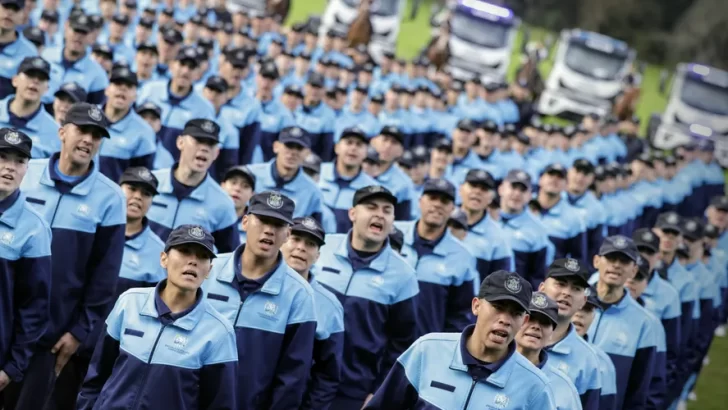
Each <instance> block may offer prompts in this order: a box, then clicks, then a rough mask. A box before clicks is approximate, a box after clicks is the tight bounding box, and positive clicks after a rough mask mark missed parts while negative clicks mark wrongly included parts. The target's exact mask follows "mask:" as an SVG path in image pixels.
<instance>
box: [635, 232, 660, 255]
mask: <svg viewBox="0 0 728 410" xmlns="http://www.w3.org/2000/svg"><path fill="white" fill-rule="evenodd" d="M632 240H633V241H634V244H635V245H636V246H637V249H640V248H644V249H646V250H648V251H649V252H652V253H655V252H657V251H659V250H660V237H659V236H657V235H655V234H654V233H653V232H652V230H650V229H649V228H640V229H637V230H636V231H634V232H633V233H632Z"/></svg>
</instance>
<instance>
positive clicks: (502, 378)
mask: <svg viewBox="0 0 728 410" xmlns="http://www.w3.org/2000/svg"><path fill="white" fill-rule="evenodd" d="M472 327H474V325H470V326H468V327H466V328H465V330H464V331H463V332H462V333H461V334H460V338H459V339H458V344H457V345H456V346H455V348H454V349H453V354H452V359H451V360H450V368H451V369H453V370H459V371H462V372H467V371H468V366H467V365H465V363H464V362H463V353H462V348H461V346H462V345H463V343H465V341H464V340H463V338H466V337H467V336H468V335H469V334H472V329H471V328H472ZM508 349H509V350H511V349H513V350H514V351H515V341H513V342H511V346H509V347H508ZM514 355H515V353H510V352H509V355H508V357H507V359H506V360H505V361H504V362H503V363H502V364H501V365H500V366H499V367H498V369H497V370H496V371H495V372H494V373H492V374H491V375H490V376H488V378H487V379H485V380H483V382H485V383H488V384H491V385H493V386H495V387H498V388H501V389H502V388H504V387H506V386H507V385H508V380H509V379H510V378H511V374H512V373H513V366H514V364H513V360H514V358H513V356H514Z"/></svg>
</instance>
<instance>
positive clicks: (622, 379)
mask: <svg viewBox="0 0 728 410" xmlns="http://www.w3.org/2000/svg"><path fill="white" fill-rule="evenodd" d="M639 257H640V256H639V251H638V250H637V246H636V245H635V244H634V242H633V241H632V239H630V238H627V237H624V236H620V235H617V236H610V237H607V238H606V239H605V240H604V244H603V245H602V247H601V248H600V249H599V255H597V256H595V257H594V259H595V260H594V267H595V268H596V269H597V270H598V271H599V279H598V281H597V283H596V285H595V287H596V290H597V294H598V296H599V301H600V302H601V303H602V305H603V306H604V311H603V312H597V313H596V318H595V319H594V323H592V325H591V327H590V328H589V339H590V340H591V341H592V343H594V344H595V345H597V346H599V347H601V348H602V349H603V350H604V351H605V352H606V353H607V354H608V355H609V357H610V358H611V359H612V362H613V363H614V367H615V368H616V370H617V396H616V399H615V402H616V408H617V409H625V410H626V409H643V408H645V403H646V402H647V396H648V389H649V385H650V381H651V379H652V375H653V371H654V367H655V354H656V350H657V336H656V334H655V331H654V328H653V326H652V323H651V320H650V314H649V312H646V311H645V310H644V309H643V308H642V307H641V306H640V305H639V304H638V303H637V302H636V301H635V300H634V299H632V297H631V296H630V295H629V292H627V291H626V289H625V288H624V285H625V283H626V282H627V279H629V278H630V277H632V276H634V273H635V265H636V263H637V258H639Z"/></svg>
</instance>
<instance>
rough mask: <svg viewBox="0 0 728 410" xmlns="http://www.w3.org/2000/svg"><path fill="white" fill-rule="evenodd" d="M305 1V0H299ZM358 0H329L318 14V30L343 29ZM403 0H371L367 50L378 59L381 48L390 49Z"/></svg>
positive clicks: (393, 44) (350, 18) (391, 48)
mask: <svg viewBox="0 0 728 410" xmlns="http://www.w3.org/2000/svg"><path fill="white" fill-rule="evenodd" d="M301 1H305V0H301ZM359 1H360V0H329V4H328V6H326V11H325V12H324V15H323V17H322V18H321V27H320V32H319V33H320V34H321V36H322V37H323V35H324V34H326V32H328V31H329V30H332V29H333V30H336V31H338V32H340V33H347V32H348V31H349V26H350V25H351V23H353V22H354V19H356V16H357V15H358V10H359ZM405 2H406V0H374V2H373V4H372V6H371V21H372V29H373V32H374V33H373V36H372V41H371V42H370V43H369V53H370V54H371V55H372V57H373V58H374V60H375V61H379V58H380V57H381V56H382V53H383V52H384V51H391V52H394V50H395V47H396V43H397V35H398V34H399V26H400V23H401V21H402V14H403V13H404V8H405V7H404V6H405Z"/></svg>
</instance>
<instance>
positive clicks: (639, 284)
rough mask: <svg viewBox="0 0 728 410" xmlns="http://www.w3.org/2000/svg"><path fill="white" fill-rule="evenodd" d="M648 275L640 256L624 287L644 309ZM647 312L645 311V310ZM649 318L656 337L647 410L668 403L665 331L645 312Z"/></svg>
mask: <svg viewBox="0 0 728 410" xmlns="http://www.w3.org/2000/svg"><path fill="white" fill-rule="evenodd" d="M649 275H650V262H649V261H648V260H646V259H645V258H643V257H642V256H640V257H639V258H638V259H637V266H636V267H635V274H634V276H633V277H632V278H631V279H628V280H627V283H626V285H627V286H626V287H627V289H628V290H629V294H630V296H632V299H634V300H636V301H637V303H639V304H640V306H642V307H645V301H644V300H643V299H642V292H644V290H645V289H646V288H647V279H648V278H649ZM645 310H647V309H645ZM647 312H648V313H649V316H650V319H651V320H650V322H651V323H652V328H653V331H654V332H655V335H656V345H657V348H656V351H655V363H654V366H653V371H652V378H651V379H650V386H649V388H648V393H647V401H646V402H645V408H647V409H662V408H664V407H665V406H666V404H667V403H668V402H669V399H668V398H667V392H668V391H667V366H666V360H667V359H666V357H667V346H666V341H665V330H664V328H663V326H662V323H660V319H659V318H658V317H657V316H655V315H654V313H652V311H649V310H647Z"/></svg>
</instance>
